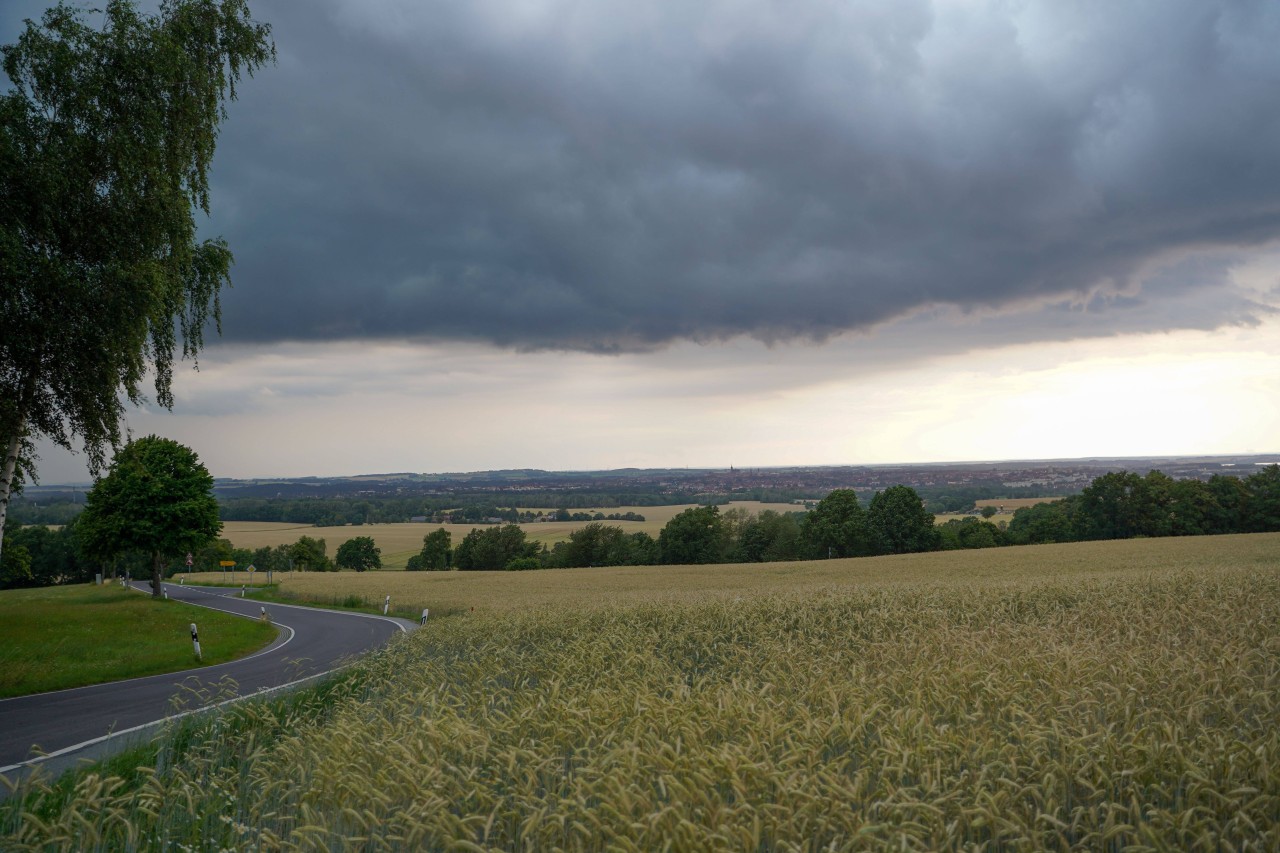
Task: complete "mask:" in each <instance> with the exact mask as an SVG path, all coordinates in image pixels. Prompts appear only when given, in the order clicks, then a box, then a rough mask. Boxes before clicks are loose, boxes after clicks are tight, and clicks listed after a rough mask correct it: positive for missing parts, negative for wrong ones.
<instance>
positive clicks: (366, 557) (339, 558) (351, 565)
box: [334, 536, 382, 572]
mask: <svg viewBox="0 0 1280 853" xmlns="http://www.w3.org/2000/svg"><path fill="white" fill-rule="evenodd" d="M334 562H335V563H337V564H338V568H340V569H354V570H356V571H357V572H363V571H367V570H369V569H380V568H382V549H381V548H379V547H378V546H377V545H375V544H374V543H373V537H372V536H357V537H355V538H354V539H348V540H347V541H346V542H343V543H342V544H341V545H339V546H338V553H337V555H336V556H335V557H334Z"/></svg>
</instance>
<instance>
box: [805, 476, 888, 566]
mask: <svg viewBox="0 0 1280 853" xmlns="http://www.w3.org/2000/svg"><path fill="white" fill-rule="evenodd" d="M803 540H804V551H805V556H807V557H812V558H816V559H823V558H826V557H866V556H869V555H871V554H874V553H876V550H877V549H876V541H875V537H874V536H873V535H872V532H871V527H870V526H869V524H868V523H867V514H866V512H865V511H863V509H862V505H861V504H859V503H858V495H857V493H856V492H854V490H853V489H835V490H834V491H832V492H831V493H830V494H828V495H827V496H826V497H825V498H823V499H822V500H820V501H819V502H818V505H817V506H816V507H814V508H813V510H812V511H811V512H810V513H809V514H808V515H806V516H805V519H804V527H803Z"/></svg>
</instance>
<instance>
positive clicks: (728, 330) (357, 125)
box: [6, 0, 1280, 352]
mask: <svg viewBox="0 0 1280 853" xmlns="http://www.w3.org/2000/svg"><path fill="white" fill-rule="evenodd" d="M254 9H255V14H256V16H257V17H259V18H261V19H263V20H266V21H269V22H270V23H271V24H272V25H273V27H274V29H275V36H276V40H277V43H278V47H279V51H280V61H279V65H278V66H277V67H274V68H268V69H264V70H263V71H261V72H260V73H259V75H258V77H257V78H256V79H254V80H250V81H246V82H245V83H244V85H243V87H242V93H241V101H240V102H238V103H237V104H235V105H233V107H232V110H231V117H230V120H229V121H228V123H227V125H226V127H225V130H224V133H223V135H222V138H221V140H220V143H219V150H218V156H217V160H216V163H215V174H214V179H215V194H214V200H213V203H214V218H213V221H212V222H211V223H210V227H209V230H210V232H214V233H221V234H223V235H224V236H225V237H227V239H228V240H229V242H230V244H231V246H232V249H233V250H234V251H235V253H236V258H237V264H236V267H235V269H234V276H233V277H234V281H235V288H234V290H233V291H231V292H230V293H229V294H228V295H227V297H226V299H225V323H224V327H225V336H226V339H227V340H229V341H233V342H259V343H264V342H272V341H278V340H297V341H336V340H349V339H409V340H421V341H441V340H463V341H476V342H483V343H489V344H498V345H501V346H510V347H516V348H523V349H543V348H550V349H577V350H586V351H600V352H611V351H643V350H650V349H657V348H662V347H664V346H667V345H670V344H672V343H675V342H679V341H695V342H707V341H714V340H724V339H731V338H734V337H738V336H747V337H751V338H756V339H759V340H762V341H766V342H786V341H795V340H824V339H827V338H830V337H832V336H838V335H841V334H842V333H845V332H849V331H859V330H868V329H871V328H873V327H876V326H877V325H879V324H883V323H886V322H888V321H894V320H898V321H901V320H903V319H904V318H910V317H912V316H913V315H926V316H939V315H940V314H943V315H946V316H954V317H958V318H961V320H962V321H961V322H957V323H955V324H953V325H954V328H955V329H957V330H959V331H958V332H957V334H961V335H964V334H971V335H972V336H973V337H972V339H973V340H975V341H976V340H979V339H980V335H981V334H982V332H981V327H982V326H983V322H982V321H981V320H974V319H973V318H975V317H977V318H981V317H985V316H987V315H991V314H994V315H1004V316H1009V315H1015V316H1017V317H1019V318H1021V319H1020V321H1019V324H1014V325H1017V326H1018V332H1017V337H1018V338H1020V339H1025V340H1036V339H1046V340H1047V339H1062V338H1064V337H1072V336H1085V335H1097V334H1118V333H1123V332H1128V331H1151V330H1160V329H1178V328H1215V327H1218V326H1222V325H1226V324H1249V323H1252V322H1256V321H1257V320H1258V319H1259V318H1260V317H1262V316H1263V315H1264V314H1266V313H1267V312H1269V311H1270V310H1272V309H1271V307H1269V306H1271V305H1274V304H1275V303H1276V302H1277V301H1278V300H1277V299H1276V298H1275V292H1274V290H1268V289H1267V288H1266V287H1263V288H1261V289H1258V288H1254V289H1241V288H1239V287H1235V286H1233V285H1232V284H1231V269H1232V268H1233V266H1235V265H1238V264H1239V263H1240V262H1241V258H1242V257H1245V255H1244V254H1242V252H1241V250H1248V249H1251V248H1255V247H1258V246H1261V245H1263V244H1266V243H1268V242H1272V241H1275V240H1276V239H1277V238H1280V157H1277V154H1276V152H1277V151H1280V98H1277V97H1276V93H1277V91H1280V52H1277V51H1276V50H1275V45H1276V44H1278V43H1280V7H1278V6H1277V5H1276V4H1275V3H1269V2H1236V1H1235V0H1223V2H1216V3H1215V2H1205V1H1204V0H1185V2H1165V3H1124V4H1117V3H1113V2H1086V3H1072V4H1065V3H1058V2H1027V3H1020V4H1010V3H996V2H991V3H985V2H942V1H941V0H939V2H924V0H915V1H914V2H913V0H902V2H895V3H889V4H885V3H881V2H853V3H824V2H804V3H790V4H777V3H766V2H750V0H748V2H733V3H715V2H712V3H704V4H691V3H687V2H675V1H674V0H655V2H652V3H627V2H621V0H608V1H607V2H598V3H571V2H567V1H565V2H562V1H561V0H544V2H531V3H511V2H508V0H476V1H475V2H470V3H461V4H459V3H437V2H422V0H323V2H320V0H318V1H317V2H314V3H306V4H302V3H296V2H285V0H277V2H258V3H255V4H254ZM6 40H8V39H6ZM964 317H969V318H970V320H969V321H967V322H965V321H963V318H964ZM930 326H931V328H934V332H933V333H930V334H929V336H930V337H931V336H932V335H934V334H936V325H935V324H930ZM1003 327H1007V328H1012V325H1010V324H1008V323H1006V324H1004V326H1003ZM965 330H968V332H966V331H965ZM929 343H930V342H929V340H927V339H925V338H924V337H922V345H929Z"/></svg>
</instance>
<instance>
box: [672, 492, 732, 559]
mask: <svg viewBox="0 0 1280 853" xmlns="http://www.w3.org/2000/svg"><path fill="white" fill-rule="evenodd" d="M731 547H732V543H731V542H730V541H729V538H728V534H727V532H726V530H725V525H724V519H723V518H721V516H720V508H719V507H716V506H702V507H695V508H693V509H686V510H685V511H684V512H682V513H680V514H679V515H677V516H676V517H675V518H673V519H671V520H670V521H668V522H667V525H666V527H663V528H662V532H661V533H659V534H658V548H659V552H660V553H661V555H662V562H663V563H666V564H670V565H696V564H699V563H721V562H725V561H726V560H727V558H728V555H729V551H730V548H731Z"/></svg>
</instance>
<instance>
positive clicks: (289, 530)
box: [222, 501, 801, 569]
mask: <svg viewBox="0 0 1280 853" xmlns="http://www.w3.org/2000/svg"><path fill="white" fill-rule="evenodd" d="M693 506H697V504H684V505H679V506H621V507H597V508H591V509H581V510H573V512H590V513H596V512H601V513H604V514H605V515H610V514H613V513H618V514H626V513H628V512H634V513H638V514H639V515H643V516H644V521H606V522H604V523H605V524H612V525H616V526H618V527H621V528H622V529H624V530H626V531H627V532H628V533H637V532H640V531H643V532H645V533H648V534H649V535H650V536H653V537H655V538H656V537H657V535H658V533H659V532H661V530H662V528H663V527H665V526H666V524H667V522H668V521H670V520H671V519H672V518H674V517H675V516H676V515H677V514H679V513H681V512H683V511H684V510H686V509H689V508H690V507H693ZM733 508H740V509H745V510H746V511H748V512H752V513H758V512H761V511H762V510H766V509H772V510H775V511H777V512H793V511H796V510H798V509H801V507H797V506H793V505H792V504H776V503H760V502H758V501H735V502H733V503H731V504H729V505H728V506H727V507H722V508H721V509H722V510H727V509H733ZM589 523H590V522H586V521H548V522H539V523H534V524H522V525H520V527H521V528H523V529H524V532H525V534H526V536H528V538H529V540H530V541H533V542H543V543H546V544H547V545H554V544H555V543H556V542H564V541H566V540H568V538H569V534H570V533H572V532H573V531H575V530H578V529H580V528H582V527H585V526H586V525H587V524H589ZM477 526H479V525H474V524H422V523H416V524H415V523H412V522H406V523H403V524H364V525H360V526H353V525H345V526H343V527H313V526H311V525H309V524H291V523H276V522H270V521H226V522H223V524H222V536H223V538H225V539H228V540H230V542H231V544H232V545H234V546H236V547H237V548H255V549H256V548H261V547H263V546H267V547H274V546H276V545H288V544H291V543H293V542H297V541H298V538H299V537H300V536H310V537H312V538H315V539H323V540H325V545H326V547H327V548H328V553H329V555H330V556H333V555H334V554H336V553H337V552H338V548H339V547H340V546H341V545H342V543H343V542H346V541H347V540H348V539H353V538H355V537H356V536H372V537H373V541H374V542H375V543H376V544H377V546H378V547H379V548H381V549H382V563H383V566H384V568H388V569H403V568H404V567H405V564H406V563H407V562H408V561H409V558H410V557H411V556H413V555H414V554H416V553H418V551H420V550H421V549H422V537H424V536H426V535H427V534H428V533H430V532H431V531H433V530H437V529H439V528H441V527H443V528H444V529H445V530H448V531H449V533H450V535H451V536H452V537H453V544H454V545H455V546H456V545H457V544H458V543H459V542H461V541H462V537H464V536H466V535H467V534H468V533H470V532H471V530H472V528H474V527H477Z"/></svg>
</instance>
